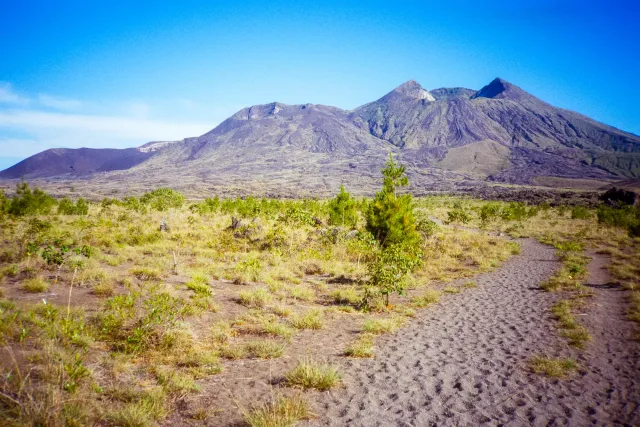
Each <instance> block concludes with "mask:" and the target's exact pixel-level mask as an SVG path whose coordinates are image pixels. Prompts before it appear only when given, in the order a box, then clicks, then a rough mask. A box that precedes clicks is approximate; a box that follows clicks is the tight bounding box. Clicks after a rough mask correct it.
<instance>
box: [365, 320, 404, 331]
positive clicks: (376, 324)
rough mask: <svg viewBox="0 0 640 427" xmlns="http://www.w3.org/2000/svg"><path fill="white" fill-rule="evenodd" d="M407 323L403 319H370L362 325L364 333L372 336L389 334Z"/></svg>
mask: <svg viewBox="0 0 640 427" xmlns="http://www.w3.org/2000/svg"><path fill="white" fill-rule="evenodd" d="M404 322H405V319H403V318H401V317H388V318H385V319H369V320H367V321H365V322H364V325H362V330H363V331H364V332H369V333H372V334H388V333H391V332H393V331H395V330H396V329H398V328H400V327H401V326H402V325H403V324H404Z"/></svg>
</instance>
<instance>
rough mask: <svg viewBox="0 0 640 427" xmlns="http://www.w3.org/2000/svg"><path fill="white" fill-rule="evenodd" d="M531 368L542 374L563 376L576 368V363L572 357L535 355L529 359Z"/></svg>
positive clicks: (553, 376) (552, 376)
mask: <svg viewBox="0 0 640 427" xmlns="http://www.w3.org/2000/svg"><path fill="white" fill-rule="evenodd" d="M530 365H531V369H532V370H533V372H535V373H536V374H543V375H546V376H548V377H550V378H565V377H567V376H569V375H570V374H571V373H572V372H574V371H576V370H578V364H577V363H576V362H575V361H574V360H573V359H552V358H548V357H544V356H535V357H533V358H531V361H530Z"/></svg>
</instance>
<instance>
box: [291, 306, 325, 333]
mask: <svg viewBox="0 0 640 427" xmlns="http://www.w3.org/2000/svg"><path fill="white" fill-rule="evenodd" d="M322 317H323V316H322V311H321V310H318V309H312V310H309V311H307V312H306V313H303V314H297V315H293V316H291V317H290V319H289V321H290V322H291V325H292V326H293V327H294V328H296V329H322Z"/></svg>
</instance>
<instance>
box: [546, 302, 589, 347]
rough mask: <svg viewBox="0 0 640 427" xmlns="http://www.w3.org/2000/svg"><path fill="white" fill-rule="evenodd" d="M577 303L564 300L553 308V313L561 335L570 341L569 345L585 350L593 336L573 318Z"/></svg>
mask: <svg viewBox="0 0 640 427" xmlns="http://www.w3.org/2000/svg"><path fill="white" fill-rule="evenodd" d="M574 305H575V302H573V301H571V300H562V301H559V302H557V303H555V304H554V305H553V307H551V313H553V316H554V318H555V319H556V321H557V322H558V328H560V329H561V335H562V336H563V337H565V338H567V340H568V341H569V345H571V346H573V347H577V348H584V347H585V345H586V343H587V342H589V341H591V334H589V331H588V330H587V328H585V327H584V326H582V325H581V324H580V323H579V322H578V321H577V320H576V318H575V317H574V316H573V313H572V309H573V307H574Z"/></svg>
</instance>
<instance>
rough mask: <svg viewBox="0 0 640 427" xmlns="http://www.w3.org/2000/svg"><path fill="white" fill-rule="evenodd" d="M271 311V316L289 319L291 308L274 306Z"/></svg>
mask: <svg viewBox="0 0 640 427" xmlns="http://www.w3.org/2000/svg"><path fill="white" fill-rule="evenodd" d="M271 311H272V312H273V314H275V315H276V316H280V317H289V316H291V313H292V310H291V308H290V307H287V306H286V305H276V306H274V307H271Z"/></svg>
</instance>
